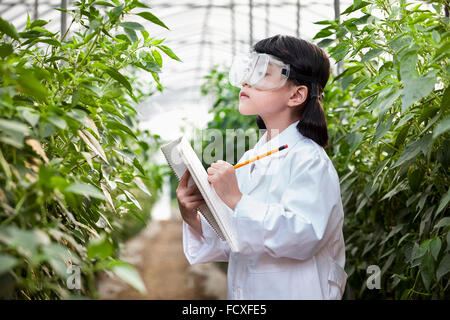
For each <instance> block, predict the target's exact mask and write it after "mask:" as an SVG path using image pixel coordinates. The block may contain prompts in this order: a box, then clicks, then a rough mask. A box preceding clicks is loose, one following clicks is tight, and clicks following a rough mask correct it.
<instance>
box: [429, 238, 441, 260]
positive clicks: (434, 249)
mask: <svg viewBox="0 0 450 320" xmlns="http://www.w3.org/2000/svg"><path fill="white" fill-rule="evenodd" d="M441 246H442V241H441V239H440V238H439V237H436V238H434V239H433V240H432V241H431V243H430V251H431V255H432V256H433V258H434V260H437V259H438V256H439V252H440V251H441Z"/></svg>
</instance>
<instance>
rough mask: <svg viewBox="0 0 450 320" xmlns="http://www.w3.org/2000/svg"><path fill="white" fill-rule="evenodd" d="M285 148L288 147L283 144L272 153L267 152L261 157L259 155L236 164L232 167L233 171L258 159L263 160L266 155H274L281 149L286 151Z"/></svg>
mask: <svg viewBox="0 0 450 320" xmlns="http://www.w3.org/2000/svg"><path fill="white" fill-rule="evenodd" d="M287 147H288V145H287V144H285V145H283V146H281V147H279V148H276V149H273V150H272V151H269V152H267V153H265V154H262V155H260V156H257V157H254V158H251V159H249V160H247V161H245V162H242V163H238V164H236V165H234V168H235V169H237V168H240V167H242V166H245V165H246V164H249V163H251V162H253V161H256V160H259V159H261V158H264V157H265V156H268V155H270V154H272V153H275V152H278V151H281V150H283V149H286V148H287Z"/></svg>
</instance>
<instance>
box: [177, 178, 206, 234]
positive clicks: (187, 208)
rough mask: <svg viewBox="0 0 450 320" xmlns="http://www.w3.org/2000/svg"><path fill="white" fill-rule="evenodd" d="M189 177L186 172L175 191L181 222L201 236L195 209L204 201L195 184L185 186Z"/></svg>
mask: <svg viewBox="0 0 450 320" xmlns="http://www.w3.org/2000/svg"><path fill="white" fill-rule="evenodd" d="M190 176H191V174H190V172H189V170H186V172H185V173H184V174H183V177H181V180H180V182H179V184H178V187H177V190H176V195H177V200H178V206H179V208H180V213H181V216H182V217H183V220H184V221H186V223H187V224H189V225H190V226H191V227H192V228H193V229H194V230H195V231H197V232H198V233H199V234H200V235H202V234H203V233H202V223H201V220H200V215H199V214H198V213H197V208H198V207H199V206H200V205H202V204H204V203H205V200H204V199H203V196H202V195H201V193H200V191H199V190H198V188H197V186H196V185H195V184H193V185H192V186H190V187H188V186H187V183H188V180H189V177H190Z"/></svg>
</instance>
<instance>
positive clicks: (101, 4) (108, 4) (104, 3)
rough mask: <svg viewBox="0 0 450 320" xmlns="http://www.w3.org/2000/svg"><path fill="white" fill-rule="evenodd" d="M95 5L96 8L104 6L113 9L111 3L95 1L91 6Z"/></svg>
mask: <svg viewBox="0 0 450 320" xmlns="http://www.w3.org/2000/svg"><path fill="white" fill-rule="evenodd" d="M94 4H96V5H98V6H106V7H115V6H114V5H113V4H112V3H109V2H106V1H95V2H94V3H93V5H94Z"/></svg>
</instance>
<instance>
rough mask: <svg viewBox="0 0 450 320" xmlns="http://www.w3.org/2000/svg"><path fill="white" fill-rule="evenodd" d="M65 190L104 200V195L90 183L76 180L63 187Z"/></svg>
mask: <svg viewBox="0 0 450 320" xmlns="http://www.w3.org/2000/svg"><path fill="white" fill-rule="evenodd" d="M65 191H66V192H72V193H75V194H79V195H82V196H86V197H92V198H97V199H100V200H106V198H105V195H104V194H103V192H101V191H100V190H99V189H97V188H96V187H94V186H93V185H91V184H87V183H81V182H76V183H73V184H71V185H70V186H68V187H67V188H66V189H65Z"/></svg>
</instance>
